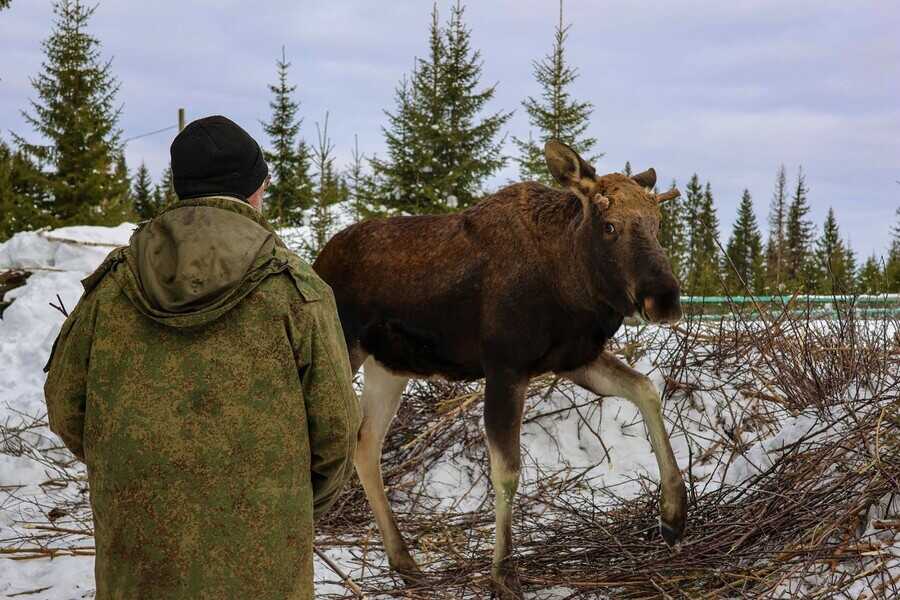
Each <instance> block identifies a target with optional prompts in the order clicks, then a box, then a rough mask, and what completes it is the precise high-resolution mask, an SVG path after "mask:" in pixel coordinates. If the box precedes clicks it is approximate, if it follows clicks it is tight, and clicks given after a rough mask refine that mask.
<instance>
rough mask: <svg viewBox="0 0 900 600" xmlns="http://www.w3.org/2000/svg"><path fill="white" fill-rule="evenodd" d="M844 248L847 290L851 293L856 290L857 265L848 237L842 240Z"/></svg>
mask: <svg viewBox="0 0 900 600" xmlns="http://www.w3.org/2000/svg"><path fill="white" fill-rule="evenodd" d="M844 248H845V249H846V250H845V252H844V263H845V264H846V265H847V276H848V284H847V285H848V286H849V287H848V292H850V293H852V292H854V291H856V288H857V284H858V279H857V278H858V276H859V272H858V267H859V265H857V264H856V252H854V251H853V246H852V245H851V244H850V239H849V238H848V239H847V241H846V242H844Z"/></svg>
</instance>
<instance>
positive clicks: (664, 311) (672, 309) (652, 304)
mask: <svg viewBox="0 0 900 600" xmlns="http://www.w3.org/2000/svg"><path fill="white" fill-rule="evenodd" d="M680 297H681V293H680V290H679V289H678V286H677V285H676V286H675V287H674V288H671V289H668V290H666V291H665V292H663V293H661V294H659V293H658V294H652V295H647V296H644V298H643V299H642V300H641V309H642V310H641V312H642V313H643V316H644V318H645V319H647V320H648V321H650V322H651V323H669V324H672V323H677V322H678V321H680V320H681V299H680Z"/></svg>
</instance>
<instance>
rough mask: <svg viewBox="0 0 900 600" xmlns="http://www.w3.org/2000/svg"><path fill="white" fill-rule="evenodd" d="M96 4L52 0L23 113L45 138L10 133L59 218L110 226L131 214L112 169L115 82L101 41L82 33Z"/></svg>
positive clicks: (116, 155) (116, 154)
mask: <svg viewBox="0 0 900 600" xmlns="http://www.w3.org/2000/svg"><path fill="white" fill-rule="evenodd" d="M95 9H96V7H94V8H87V7H85V6H84V5H83V4H82V3H81V0H59V1H58V2H56V3H55V4H54V9H53V11H54V14H55V15H56V22H55V24H54V30H53V32H52V33H51V35H50V37H49V38H48V39H47V40H45V41H44V43H43V48H44V52H45V54H46V61H45V62H44V63H43V65H42V66H43V70H42V72H41V74H40V75H38V76H37V77H36V78H34V79H32V85H33V86H34V89H35V91H36V92H37V94H38V98H39V99H38V100H37V101H31V103H30V104H31V110H32V112H30V113H29V112H25V111H23V113H22V114H23V116H24V117H25V119H26V121H27V122H28V123H29V124H30V125H31V126H32V127H33V128H34V129H35V130H36V131H37V132H38V133H39V134H40V135H41V136H43V137H44V138H45V139H46V140H47V141H48V144H46V145H41V144H32V143H28V142H27V141H26V140H25V139H24V138H22V137H21V136H16V143H17V144H18V145H19V147H20V148H21V150H22V151H23V152H24V153H25V154H26V155H27V156H28V157H29V159H32V160H33V161H34V162H35V163H36V164H38V165H39V166H40V167H41V172H42V177H41V179H42V181H41V185H42V186H43V187H44V188H45V189H46V191H47V193H48V198H49V200H50V202H51V206H50V207H49V208H50V210H51V213H52V215H53V216H54V217H55V219H56V220H57V222H59V223H61V224H66V223H75V222H77V223H88V224H116V223H120V222H121V221H122V220H123V219H124V218H126V217H127V215H128V213H129V212H130V211H129V206H128V202H127V196H128V186H127V181H125V180H124V178H123V177H122V173H121V171H119V173H117V172H116V166H117V163H118V161H119V160H120V157H121V155H122V151H121V147H120V144H119V136H120V131H119V129H118V127H117V121H118V118H119V111H120V109H119V108H117V107H115V97H116V93H117V92H118V90H119V84H118V82H117V81H116V79H115V78H114V77H113V75H112V73H111V71H110V63H109V62H102V61H101V59H100V49H99V47H100V42H99V41H98V40H97V38H95V37H93V36H91V35H90V34H89V33H88V32H87V26H88V21H89V19H90V17H91V15H93V13H94V10H95ZM45 169H49V170H46V172H45Z"/></svg>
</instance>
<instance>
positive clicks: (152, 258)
mask: <svg viewBox="0 0 900 600" xmlns="http://www.w3.org/2000/svg"><path fill="white" fill-rule="evenodd" d="M283 249H284V243H283V242H282V241H281V240H280V239H279V238H278V236H277V235H276V234H275V231H274V230H273V229H272V227H271V226H270V225H269V224H268V222H266V220H265V218H263V216H262V215H260V214H259V213H258V212H257V211H256V210H255V209H254V208H253V207H252V206H250V205H248V204H246V203H244V202H241V201H239V200H236V199H234V198H228V197H224V196H214V197H207V198H195V199H191V200H185V201H182V202H179V203H177V204H175V205H173V206H172V207H171V208H169V209H167V210H166V211H164V212H163V213H161V214H160V215H159V216H157V217H156V218H155V219H153V220H151V221H148V222H146V223H144V224H143V225H142V226H141V227H140V228H139V229H138V230H137V231H135V233H134V235H132V237H131V241H130V243H129V246H128V248H127V250H126V251H125V253H124V256H123V258H124V260H125V262H127V265H128V268H127V269H117V270H116V271H115V272H116V274H117V275H118V278H119V280H120V283H121V284H122V289H123V290H124V292H125V294H126V295H127V296H128V298H129V299H130V300H131V302H132V303H133V304H134V305H135V306H136V307H137V308H138V310H140V311H141V312H142V313H144V314H145V315H147V316H148V317H150V318H152V319H154V320H156V321H158V322H160V323H164V324H166V325H170V326H174V327H192V326H196V325H202V324H205V323H208V322H210V321H212V320H215V319H217V318H218V317H220V316H221V315H223V314H224V313H225V312H227V311H228V309H230V308H231V307H233V306H235V305H236V304H237V303H238V302H240V300H241V299H243V298H244V297H245V296H246V295H247V294H249V293H250V292H251V291H253V289H255V288H256V287H257V286H258V285H259V284H260V282H262V281H263V280H264V279H265V278H266V277H267V276H268V275H270V274H272V273H275V272H278V271H282V270H285V269H286V268H287V261H286V260H285V258H284V254H285V252H283ZM280 250H281V251H280Z"/></svg>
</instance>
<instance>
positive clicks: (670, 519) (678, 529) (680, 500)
mask: <svg viewBox="0 0 900 600" xmlns="http://www.w3.org/2000/svg"><path fill="white" fill-rule="evenodd" d="M679 483H680V482H679ZM678 487H679V488H680V489H677V491H676V492H675V493H674V494H670V495H668V498H673V497H674V502H667V501H666V500H667V496H665V495H664V496H663V499H662V500H663V506H662V515H661V516H660V519H659V532H660V534H661V535H662V538H663V539H664V540H665V542H666V544H668V545H669V546H675V545H676V544H678V542H679V541H680V540H681V538H682V537H683V536H684V528H685V525H686V524H687V492H686V490H685V489H684V485H683V484H681V485H679V486H678Z"/></svg>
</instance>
